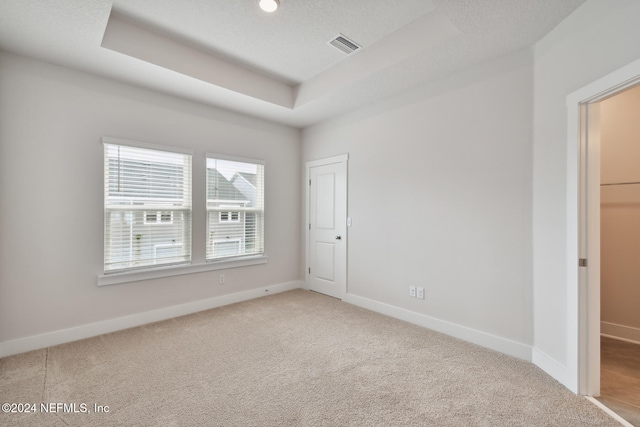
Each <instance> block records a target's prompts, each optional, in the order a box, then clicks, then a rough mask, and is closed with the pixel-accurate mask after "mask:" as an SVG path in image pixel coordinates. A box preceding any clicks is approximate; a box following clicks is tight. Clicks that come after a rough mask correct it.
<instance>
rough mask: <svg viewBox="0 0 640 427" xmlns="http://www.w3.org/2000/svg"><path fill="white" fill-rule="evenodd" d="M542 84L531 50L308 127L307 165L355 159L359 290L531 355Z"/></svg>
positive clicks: (354, 261)
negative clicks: (534, 190) (535, 119)
mask: <svg viewBox="0 0 640 427" xmlns="http://www.w3.org/2000/svg"><path fill="white" fill-rule="evenodd" d="M532 83H533V66H532V54H531V52H530V51H522V52H518V53H516V54H514V55H512V56H509V57H505V58H501V59H500V60H498V61H495V62H492V63H488V64H484V65H482V66H479V67H475V68H473V69H471V70H467V71H465V72H464V73H462V74H459V75H456V76H453V77H451V78H447V79H444V80H442V81H439V82H436V83H434V84H432V85H429V86H426V87H423V88H421V89H418V90H415V91H411V92H410V93H405V94H403V95H400V96H397V97H395V98H393V99H391V100H388V101H385V102H382V103H379V104H376V105H375V106H373V107H370V108H366V109H363V110H360V111H357V112H355V113H352V114H350V115H347V116H346V117H342V118H340V119H336V120H333V121H329V122H326V123H323V124H320V125H317V126H314V127H311V128H307V129H305V130H304V131H303V144H304V149H303V156H304V160H305V161H309V160H316V159H321V158H324V157H329V156H334V155H338V154H342V153H349V171H348V177H349V190H348V191H349V198H348V200H349V201H348V211H349V216H350V217H352V219H353V226H352V227H351V228H349V232H348V259H349V269H348V292H349V294H351V295H356V296H359V297H363V298H366V299H368V300H373V301H375V302H381V303H384V304H387V305H391V306H394V307H398V308H401V309H404V310H408V311H411V312H414V313H418V314H420V315H423V316H424V317H425V318H429V319H438V320H441V321H444V322H449V323H452V324H455V325H458V326H460V327H461V328H467V329H473V330H475V331H479V332H482V333H484V334H487V335H492V336H494V337H498V338H499V339H502V340H506V341H512V342H515V343H519V344H523V345H524V347H528V348H529V357H530V347H529V346H530V345H531V344H532V338H533V331H532V288H531V180H532V177H531V164H532V159H531V137H532V105H533V99H532V93H533V87H532ZM305 244H306V243H303V245H305ZM410 285H416V286H422V287H424V288H425V294H426V298H425V299H424V300H419V299H415V298H410V297H409V286H410ZM477 341H479V342H480V343H482V344H488V342H485V341H483V339H482V338H480V339H479V340H477ZM525 352H526V351H525ZM525 357H526V356H525Z"/></svg>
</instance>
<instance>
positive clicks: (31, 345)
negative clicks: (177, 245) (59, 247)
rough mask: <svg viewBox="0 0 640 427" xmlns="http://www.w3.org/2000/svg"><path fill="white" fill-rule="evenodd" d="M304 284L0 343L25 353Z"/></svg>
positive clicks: (3, 351)
mask: <svg viewBox="0 0 640 427" xmlns="http://www.w3.org/2000/svg"><path fill="white" fill-rule="evenodd" d="M302 287H304V282H302V281H293V282H287V283H281V284H277V285H272V286H266V287H263V288H258V289H251V290H248V291H242V292H236V293H233V294H227V295H221V296H218V297H213V298H207V299H204V300H199V301H193V302H188V303H185V304H180V305H174V306H171V307H165V308H159V309H157V310H152V311H147V312H144V313H137V314H132V315H129V316H124V317H118V318H116V319H109V320H104V321H102V322H96V323H90V324H88V325H81V326H76V327H73V328H69V329H62V330H59V331H53V332H47V333H44V334H40V335H32V336H30V337H25V338H18V339H15V340H11V341H5V342H2V343H0V357H5V356H11V355H13V354H18V353H24V352H26V351H31V350H38V349H41V348H46V347H51V346H54V345H58V344H64V343H67V342H71V341H77V340H81V339H84V338H90V337H95V336H98V335H102V334H107V333H110V332H116V331H120V330H123V329H128V328H133V327H135V326H140V325H145V324H147V323H153V322H158V321H161V320H166V319H171V318H174V317H179V316H184V315H187V314H192V313H197V312H199V311H204V310H209V309H212V308H216V307H222V306H224V305H229V304H234V303H237V302H242V301H247V300H251V299H255V298H259V297H263V296H266V295H270V294H276V293H279V292H285V291H290V290H293V289H298V288H302Z"/></svg>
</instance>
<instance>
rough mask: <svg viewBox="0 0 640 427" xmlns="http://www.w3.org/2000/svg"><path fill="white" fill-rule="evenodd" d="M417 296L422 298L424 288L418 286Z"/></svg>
mask: <svg viewBox="0 0 640 427" xmlns="http://www.w3.org/2000/svg"><path fill="white" fill-rule="evenodd" d="M418 298H420V299H424V288H418Z"/></svg>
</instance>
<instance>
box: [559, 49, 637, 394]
mask: <svg viewBox="0 0 640 427" xmlns="http://www.w3.org/2000/svg"><path fill="white" fill-rule="evenodd" d="M637 84H640V60H637V61H634V62H632V63H630V64H628V65H626V66H624V67H622V68H620V69H618V70H616V71H614V72H612V73H610V74H608V75H606V76H604V77H601V78H600V79H598V80H596V81H594V82H592V83H590V84H589V85H587V86H584V87H583V88H581V89H579V90H577V91H575V92H573V93H571V94H570V95H568V96H567V98H566V102H567V113H568V117H567V124H568V128H567V217H566V224H567V230H566V232H567V252H566V265H567V311H566V312H567V378H565V380H566V381H565V385H566V386H567V387H568V388H569V389H570V390H572V391H573V392H574V393H578V394H582V395H588V396H597V395H599V394H600V222H599V220H600V138H599V108H598V105H597V103H598V102H600V101H603V100H604V99H606V98H609V97H611V96H614V95H616V94H618V93H620V92H622V91H624V90H626V89H629V88H631V87H632V86H635V85H637ZM581 258H584V259H586V260H587V267H586V268H585V267H579V266H578V260H579V259H581Z"/></svg>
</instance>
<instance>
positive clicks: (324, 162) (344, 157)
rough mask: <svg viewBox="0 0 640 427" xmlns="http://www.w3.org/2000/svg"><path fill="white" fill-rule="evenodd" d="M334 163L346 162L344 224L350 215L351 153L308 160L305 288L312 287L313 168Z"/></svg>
mask: <svg viewBox="0 0 640 427" xmlns="http://www.w3.org/2000/svg"><path fill="white" fill-rule="evenodd" d="M334 163H344V168H345V185H346V187H347V188H346V195H347V197H346V199H347V200H345V203H346V209H345V218H343V220H344V224H346V223H347V217H348V216H349V154H340V155H338V156H333V157H327V158H324V159H318V160H310V161H308V162H306V172H305V181H304V188H305V205H304V210H305V223H304V224H303V225H304V229H305V245H304V253H305V257H304V259H305V261H304V277H305V281H304V282H305V288H306V289H310V284H309V273H308V272H309V268H310V265H311V263H310V259H309V256H310V252H311V250H310V245H311V230H310V229H309V225H308V224H310V223H311V212H310V211H309V206H310V203H311V197H310V196H311V168H314V167H317V166H327V165H332V164H334ZM348 233H349V229H348V227H347V229H346V233H345V234H347V236H345V245H346V244H347V242H349V237H348ZM346 249H347V250H345V259H344V262H345V277H344V292H343V296H346V295H347V291H348V289H349V286H348V277H349V274H348V271H349V265H348V259H349V256H348V246H347V248H346Z"/></svg>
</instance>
